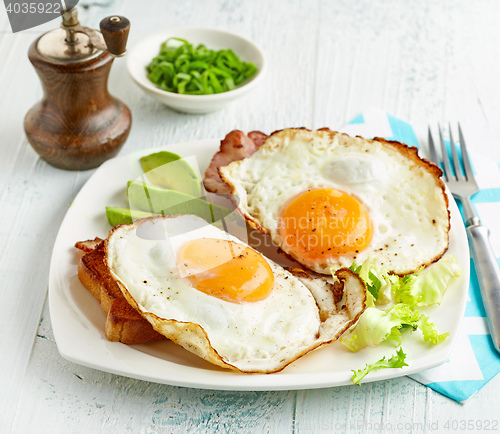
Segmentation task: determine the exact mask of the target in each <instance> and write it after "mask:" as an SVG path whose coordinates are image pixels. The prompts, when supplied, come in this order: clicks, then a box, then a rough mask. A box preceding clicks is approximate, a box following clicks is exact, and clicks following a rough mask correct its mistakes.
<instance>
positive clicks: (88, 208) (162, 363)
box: [49, 140, 469, 390]
mask: <svg viewBox="0 0 500 434" xmlns="http://www.w3.org/2000/svg"><path fill="white" fill-rule="evenodd" d="M219 144H220V142H219V141H218V140H204V141H198V142H188V143H182V144H177V145H172V146H169V147H167V148H165V149H168V150H169V151H172V152H176V153H178V154H180V155H182V156H184V157H195V158H196V160H197V162H198V164H199V167H200V169H201V172H202V173H203V171H204V170H205V168H206V166H207V164H208V163H209V161H210V159H211V157H212V155H213V154H214V152H215V151H216V150H217V149H218V146H219ZM159 149H161V148H156V149H149V150H144V151H141V152H140V153H135V154H131V155H126V156H123V157H119V158H115V159H112V160H109V161H107V162H106V163H104V164H103V165H102V166H101V167H100V168H99V169H98V170H97V171H96V173H95V174H94V175H93V176H92V177H91V178H90V179H89V180H88V182H87V183H86V184H85V185H84V187H83V188H82V190H81V191H80V193H79V194H78V196H77V197H76V198H75V200H74V202H73V204H72V206H71V207H70V209H69V210H68V213H67V214H66V217H65V218H64V221H63V223H62V225H61V228H60V230H59V234H58V236H57V239H56V242H55V245H54V251H53V254H52V261H51V267H50V282H49V306H50V315H51V320H52V326H53V330H54V336H55V339H56V343H57V346H58V349H59V351H60V353H61V355H62V356H63V357H64V358H66V359H68V360H70V361H72V362H75V363H78V364H80V365H84V366H88V367H91V368H95V369H99V370H102V371H106V372H111V373H114V374H120V375H124V376H128V377H132V378H137V379H141V380H147V381H153V382H157V383H166V384H171V385H176V386H186V387H196V388H207V389H220V390H223V389H226V390H291V389H312V388H320V387H330V386H341V385H347V384H352V383H351V382H350V378H351V376H352V372H351V370H353V369H361V368H363V367H364V366H365V364H367V363H373V362H375V361H377V360H378V359H380V358H381V357H382V356H389V357H390V356H391V355H393V354H394V353H395V349H394V347H392V346H390V345H380V346H379V347H378V348H368V349H365V350H362V351H360V352H358V353H352V352H350V351H349V350H347V349H346V348H345V347H344V346H342V345H341V344H340V343H339V342H336V343H334V344H333V345H330V346H328V347H325V348H322V349H320V350H318V351H315V352H313V353H310V354H308V355H306V356H304V357H302V358H301V359H299V360H297V361H296V362H294V363H293V364H291V365H290V366H288V367H287V368H285V369H284V370H283V371H282V372H279V373H276V374H268V375H265V374H264V375H261V374H240V373H237V372H233V371H229V370H224V369H221V368H218V367H216V366H213V365H211V364H209V363H207V362H205V361H204V360H201V359H199V358H198V357H196V356H194V355H192V354H191V353H189V352H187V351H186V350H184V349H183V348H181V347H178V346H177V345H175V344H173V343H171V342H170V341H166V342H157V343H151V344H141V345H125V344H122V343H117V342H109V341H108V340H107V339H106V337H105V335H104V324H105V320H106V317H105V315H104V313H103V312H102V310H101V308H100V304H99V303H98V302H97V301H96V300H95V299H94V298H93V297H92V295H91V294H90V293H89V292H88V291H87V290H86V289H85V288H84V287H83V286H82V285H81V283H80V281H79V280H78V277H77V268H78V261H79V259H80V257H81V253H79V252H78V251H77V249H76V248H74V244H75V242H76V241H80V240H86V239H93V238H94V237H96V236H98V237H101V238H105V237H106V236H107V233H108V231H109V229H110V227H109V224H108V222H107V220H106V216H105V207H106V206H127V200H126V194H125V187H126V183H127V181H129V180H132V179H135V178H136V177H138V176H139V175H140V174H141V169H140V165H139V162H138V160H139V158H140V157H141V156H142V155H147V154H150V153H152V152H156V151H158V150H159ZM190 161H193V160H190ZM449 196H450V211H451V225H452V229H451V234H450V248H449V253H451V254H453V255H454V256H455V257H456V258H457V259H458V262H459V264H460V265H461V266H462V267H463V269H464V272H463V274H462V276H461V277H460V278H459V279H457V280H456V281H455V282H453V284H452V285H451V286H450V287H449V288H448V290H447V292H446V294H445V296H444V299H443V302H442V304H441V305H440V306H437V307H431V308H427V309H425V310H424V309H422V311H423V312H424V313H426V315H428V316H430V318H431V320H432V321H433V322H434V323H435V324H436V326H437V328H438V331H439V332H440V333H443V332H450V333H451V337H450V338H448V339H446V341H445V342H443V343H441V344H439V345H436V346H429V345H427V344H425V343H423V341H422V340H421V338H420V334H419V333H420V332H418V331H417V332H415V333H413V334H406V335H405V336H404V339H403V349H404V351H405V352H406V353H407V355H408V357H407V359H406V360H407V362H408V363H409V366H408V367H405V368H403V369H382V370H380V371H375V372H372V373H370V374H369V375H368V376H367V377H365V379H364V380H363V381H364V382H369V381H375V380H382V379H386V378H393V377H398V376H402V375H408V374H412V373H415V372H418V371H421V370H424V369H427V368H431V367H433V366H436V365H439V364H441V363H444V362H445V361H446V360H447V358H448V355H449V353H450V350H451V348H452V345H453V342H454V340H455V338H456V337H457V335H458V328H459V325H460V321H461V318H462V316H463V313H464V309H465V302H466V298H467V290H468V282H469V250H468V244H467V236H466V233H465V229H464V225H463V223H462V219H461V217H460V213H459V211H458V209H457V206H456V204H455V201H454V200H453V199H452V197H451V195H449Z"/></svg>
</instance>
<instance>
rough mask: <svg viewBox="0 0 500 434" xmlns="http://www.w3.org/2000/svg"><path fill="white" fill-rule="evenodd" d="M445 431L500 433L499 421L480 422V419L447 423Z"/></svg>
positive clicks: (487, 420) (455, 420) (449, 421)
mask: <svg viewBox="0 0 500 434" xmlns="http://www.w3.org/2000/svg"><path fill="white" fill-rule="evenodd" d="M443 428H444V429H446V430H453V431H470V432H472V431H498V430H499V424H498V420H489V419H485V420H479V419H468V420H464V419H461V420H457V419H454V420H448V421H446V422H445V424H444V426H443Z"/></svg>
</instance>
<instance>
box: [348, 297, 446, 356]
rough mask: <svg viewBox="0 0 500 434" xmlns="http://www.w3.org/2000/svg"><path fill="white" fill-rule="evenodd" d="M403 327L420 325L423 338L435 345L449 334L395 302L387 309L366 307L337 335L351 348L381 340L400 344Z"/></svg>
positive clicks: (369, 345)
mask: <svg viewBox="0 0 500 434" xmlns="http://www.w3.org/2000/svg"><path fill="white" fill-rule="evenodd" d="M405 328H411V329H412V330H417V329H419V330H420V331H421V332H422V336H423V339H424V341H425V342H430V343H432V344H434V345H435V344H437V343H439V342H441V341H443V340H444V339H446V338H447V337H448V336H449V333H443V334H439V333H438V332H437V330H436V327H435V326H434V324H433V323H431V322H430V321H429V318H428V317H426V316H425V315H423V314H421V313H420V312H419V311H417V310H414V309H412V308H411V307H410V306H408V305H405V304H403V303H398V304H395V305H394V306H392V307H390V308H389V309H387V310H379V309H377V308H376V307H369V308H367V309H366V310H365V311H364V312H363V315H361V318H360V319H359V321H358V322H357V323H356V325H355V326H354V327H353V328H351V329H350V330H349V331H348V332H346V333H345V334H344V335H343V336H342V337H341V338H340V342H341V343H342V344H343V345H345V346H346V347H347V348H349V349H350V350H351V351H359V350H362V349H363V348H366V347H377V346H378V345H379V344H380V343H382V342H384V341H395V343H396V346H399V345H401V330H402V329H405Z"/></svg>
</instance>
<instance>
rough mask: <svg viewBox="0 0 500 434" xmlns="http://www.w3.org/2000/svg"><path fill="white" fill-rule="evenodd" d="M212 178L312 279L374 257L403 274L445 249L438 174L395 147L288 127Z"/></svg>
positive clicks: (444, 206)
mask: <svg viewBox="0 0 500 434" xmlns="http://www.w3.org/2000/svg"><path fill="white" fill-rule="evenodd" d="M219 171H220V174H221V177H222V179H223V180H224V182H226V183H227V184H228V185H229V186H230V187H231V191H232V194H233V195H234V196H236V197H238V200H239V211H240V212H241V213H242V215H243V216H244V217H245V218H246V220H247V221H248V222H249V223H250V225H252V226H253V227H254V228H256V229H258V230H260V231H261V232H263V233H268V234H270V235H271V237H272V239H273V241H274V242H275V243H276V244H277V245H278V246H279V247H280V248H281V249H282V250H283V252H285V253H286V254H288V255H290V256H291V257H292V258H294V259H295V260H296V261H298V262H299V263H301V264H303V265H304V266H306V267H307V268H309V269H311V270H314V271H316V272H318V273H322V274H329V273H330V272H331V269H332V268H333V269H338V268H340V267H349V266H350V265H351V264H352V263H353V262H357V263H362V262H363V261H364V260H366V259H367V258H368V257H371V258H373V261H374V262H375V263H376V264H378V265H381V266H383V267H385V268H386V269H387V270H388V271H390V272H393V273H396V274H408V273H411V272H413V271H416V270H418V269H419V268H420V267H422V266H426V265H429V264H431V263H432V262H434V261H436V260H438V259H439V258H440V257H441V256H442V255H443V254H444V252H445V251H446V250H447V248H448V236H449V235H448V233H449V229H450V215H449V211H448V198H447V196H446V193H445V187H444V184H443V182H442V180H441V179H440V175H441V170H440V169H439V168H438V167H437V166H435V165H433V164H432V163H430V162H428V161H426V160H422V159H421V158H420V157H419V156H418V154H417V149H416V148H413V147H408V146H406V145H404V144H402V143H398V142H392V141H386V140H384V139H379V138H376V139H374V140H367V139H363V138H361V137H349V136H347V135H346V134H341V133H337V132H333V131H330V130H327V129H321V130H317V131H310V130H306V129H286V130H282V131H278V132H276V133H274V134H272V135H271V136H270V137H269V138H268V139H267V140H266V141H265V143H264V144H263V145H262V146H261V147H260V148H259V150H258V151H257V152H256V153H255V154H253V155H252V156H251V157H249V158H246V159H244V160H240V161H235V162H232V163H231V164H229V165H227V166H224V167H221V168H219Z"/></svg>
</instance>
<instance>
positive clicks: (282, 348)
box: [105, 215, 365, 373]
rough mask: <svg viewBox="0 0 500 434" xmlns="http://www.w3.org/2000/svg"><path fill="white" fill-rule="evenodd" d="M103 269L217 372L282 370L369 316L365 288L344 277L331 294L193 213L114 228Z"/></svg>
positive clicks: (160, 327)
mask: <svg viewBox="0 0 500 434" xmlns="http://www.w3.org/2000/svg"><path fill="white" fill-rule="evenodd" d="M105 252H106V256H105V263H106V265H107V267H108V268H109V270H110V273H111V275H112V277H113V279H114V280H115V281H116V282H117V284H118V285H119V287H120V289H121V291H122V293H123V295H124V297H125V298H126V299H127V301H128V302H129V303H130V304H131V305H132V306H133V307H134V308H135V309H136V310H137V311H138V312H139V313H140V314H141V315H142V316H143V317H144V318H146V319H147V320H148V321H149V322H150V323H151V324H152V325H153V328H154V329H155V330H157V331H158V332H159V333H161V334H163V335H164V336H166V337H167V338H169V339H171V340H172V341H173V342H175V343H177V344H179V345H181V346H183V347H184V348H186V349H187V350H189V351H191V352H193V353H194V354H196V355H198V356H200V357H202V358H204V359H205V360H207V361H209V362H211V363H214V364H216V365H218V366H222V367H226V368H230V369H234V370H239V371H241V372H265V373H270V372H276V371H279V370H281V369H283V368H284V367H285V366H286V365H288V364H289V363H291V362H293V361H294V360H296V359H297V358H299V357H301V356H302V355H304V354H306V353H307V352H309V351H311V350H313V349H315V348H318V347H320V346H322V345H325V344H328V343H331V342H333V341H334V340H336V339H337V338H338V337H339V336H340V334H341V333H342V332H344V331H345V330H346V329H347V328H349V327H350V326H351V325H352V324H354V322H355V321H356V320H357V318H358V317H359V315H361V313H362V311H363V310H364V300H365V288H364V285H363V283H362V282H361V281H360V279H359V278H358V277H357V276H356V275H355V274H354V273H351V272H350V270H340V272H339V274H338V278H339V279H340V281H342V282H344V294H343V300H339V299H338V297H336V296H335V291H333V286H332V285H331V284H330V283H328V282H326V281H320V280H318V279H316V280H314V279H309V278H306V277H304V276H301V277H300V278H298V277H295V276H294V275H292V274H291V273H290V272H288V271H286V270H284V269H283V268H282V267H280V266H279V265H277V264H275V263H274V262H272V261H271V260H269V259H267V258H265V257H264V256H263V255H261V254H260V253H258V252H257V251H255V250H254V249H252V248H250V247H248V246H247V245H246V244H244V243H242V242H241V241H240V240H239V239H237V238H235V237H233V236H232V235H229V234H227V233H226V232H224V231H222V230H220V229H218V228H217V227H215V226H211V225H208V224H207V222H205V221H204V220H203V219H201V218H200V217H197V216H193V215H178V216H172V217H161V216H158V217H151V218H147V219H143V220H138V221H136V222H135V223H134V224H131V225H122V226H118V227H116V228H114V229H113V230H112V231H111V232H110V234H109V236H108V238H107V240H106V242H105Z"/></svg>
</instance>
